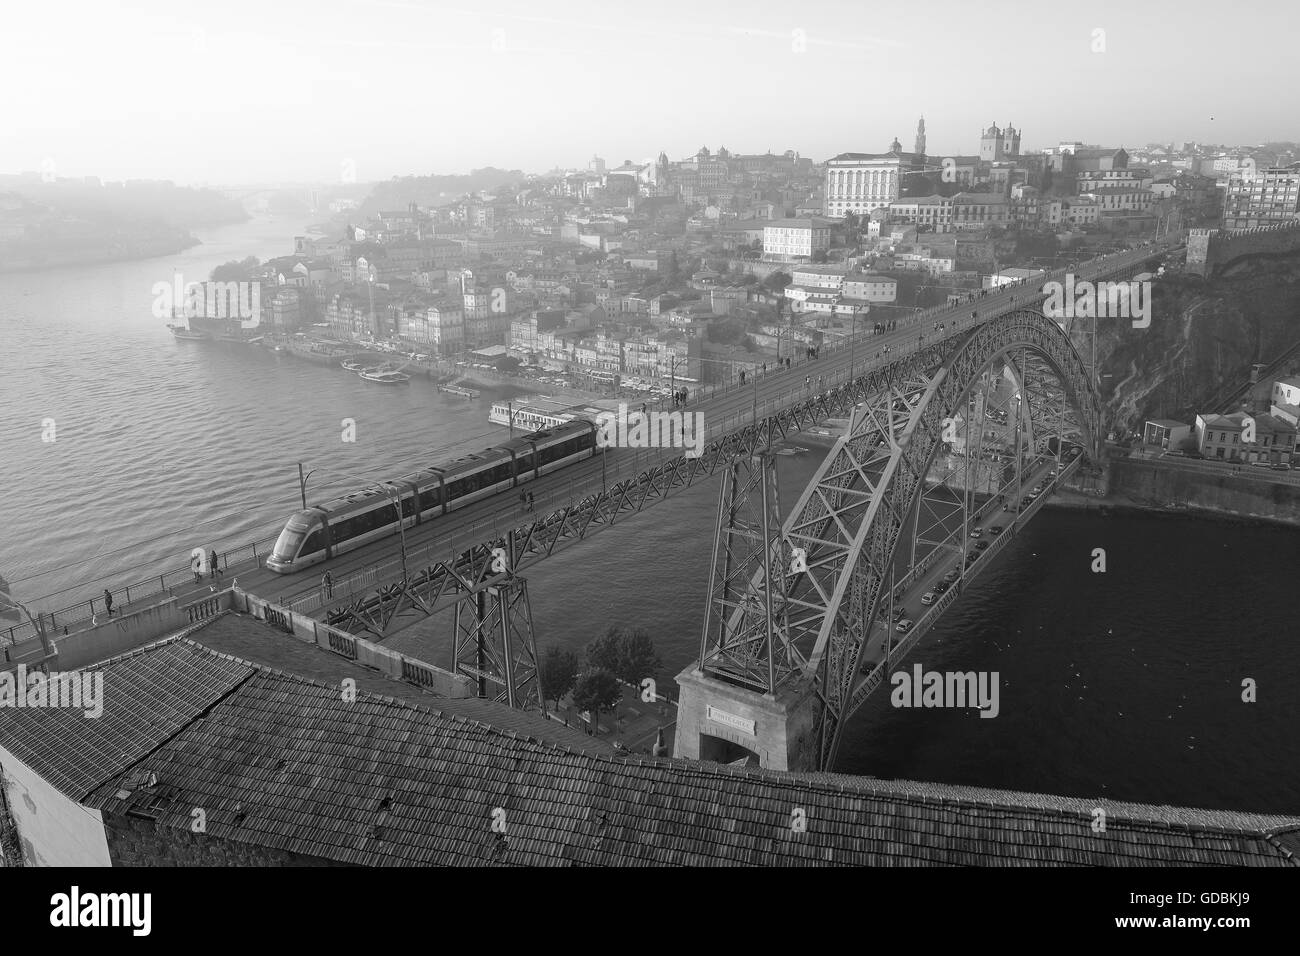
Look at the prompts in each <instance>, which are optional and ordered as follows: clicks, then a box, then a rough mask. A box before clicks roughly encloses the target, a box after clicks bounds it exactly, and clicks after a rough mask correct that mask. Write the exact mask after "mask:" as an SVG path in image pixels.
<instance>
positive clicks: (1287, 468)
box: [393, 462, 1291, 518]
mask: <svg viewBox="0 0 1300 956" xmlns="http://www.w3.org/2000/svg"><path fill="white" fill-rule="evenodd" d="M1271 467H1272V469H1273V470H1274V471H1290V470H1291V466H1290V465H1288V464H1287V463H1286V462H1278V463H1277V464H1276V465H1272V466H1271ZM393 517H394V518H396V517H397V513H396V512H395V511H394V512H393Z"/></svg>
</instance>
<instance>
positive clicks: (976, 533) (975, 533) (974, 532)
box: [393, 505, 984, 538]
mask: <svg viewBox="0 0 1300 956" xmlns="http://www.w3.org/2000/svg"><path fill="white" fill-rule="evenodd" d="M395 509H396V506H395V505H394V511H393V517H394V519H396V517H397V511H396V510H395ZM970 536H971V537H972V538H981V537H983V536H984V531H983V530H982V529H981V528H971V530H970Z"/></svg>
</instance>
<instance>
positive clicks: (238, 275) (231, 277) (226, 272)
mask: <svg viewBox="0 0 1300 956" xmlns="http://www.w3.org/2000/svg"><path fill="white" fill-rule="evenodd" d="M259 265H261V263H260V262H258V260H257V256H248V257H247V258H245V259H243V260H241V261H238V262H236V261H235V260H234V259H231V260H230V261H229V262H223V263H222V264H221V265H219V266H217V267H216V268H215V269H213V270H212V273H211V275H210V276H209V278H210V279H211V281H213V282H242V281H243V280H245V279H247V278H248V277H249V276H250V275H252V274H253V270H254V269H256V268H257V267H258V266H259Z"/></svg>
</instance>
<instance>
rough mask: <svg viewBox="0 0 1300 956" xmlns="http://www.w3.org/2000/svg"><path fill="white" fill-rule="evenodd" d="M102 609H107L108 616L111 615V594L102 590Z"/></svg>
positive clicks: (106, 589) (105, 589)
mask: <svg viewBox="0 0 1300 956" xmlns="http://www.w3.org/2000/svg"><path fill="white" fill-rule="evenodd" d="M104 607H106V608H108V613H109V616H110V617H111V616H112V614H113V592H112V591H110V590H109V589H108V588H104Z"/></svg>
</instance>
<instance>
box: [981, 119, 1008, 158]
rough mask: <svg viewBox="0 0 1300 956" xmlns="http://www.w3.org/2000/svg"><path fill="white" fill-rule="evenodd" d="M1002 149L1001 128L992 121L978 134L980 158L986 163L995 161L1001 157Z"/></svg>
mask: <svg viewBox="0 0 1300 956" xmlns="http://www.w3.org/2000/svg"><path fill="white" fill-rule="evenodd" d="M1002 150H1003V142H1002V130H1000V129H998V124H997V123H994V124H993V125H992V126H990V127H989V128H988V129H986V130H985V131H984V132H983V134H982V135H981V136H980V159H982V160H983V161H984V162H986V163H994V162H997V161H998V160H1000V159H1001V158H1002Z"/></svg>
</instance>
